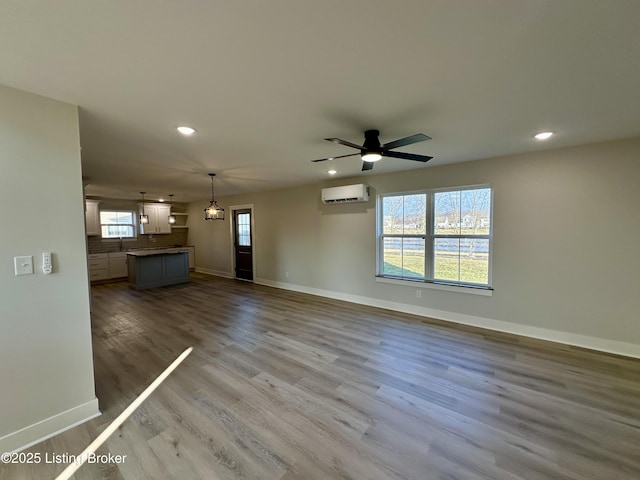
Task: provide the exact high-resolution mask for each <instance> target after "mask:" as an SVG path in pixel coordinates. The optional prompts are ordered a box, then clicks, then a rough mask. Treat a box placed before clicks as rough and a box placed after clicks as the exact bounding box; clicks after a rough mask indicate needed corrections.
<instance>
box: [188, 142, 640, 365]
mask: <svg viewBox="0 0 640 480" xmlns="http://www.w3.org/2000/svg"><path fill="white" fill-rule="evenodd" d="M638 159H640V139H630V140H622V141H616V142H607V143H601V144H595V145H586V146H580V147H574V148H567V149H560V150H546V151H541V152H538V153H532V154H522V155H513V156H509V157H501V158H493V159H487V160H479V161H474V162H466V163H460V164H453V165H448V166H441V167H426V168H422V169H418V170H411V171H406V172H398V173H394V174H388V175H363V176H358V177H354V178H350V179H341V180H335V181H331V182H324V183H318V184H315V185H309V186H304V187H298V188H290V189H285V190H278V191H270V192H263V193H255V194H250V195H241V196H235V197H227V198H218V199H217V200H218V203H219V204H221V205H222V206H223V207H226V208H228V207H229V206H233V205H237V204H254V215H255V220H254V221H255V244H256V253H257V259H256V269H257V271H256V272H255V277H256V281H258V282H260V283H265V284H269V285H274V286H279V287H283V288H290V289H294V290H299V291H307V292H310V293H318V294H321V295H327V296H331V297H335V298H342V299H346V300H351V301H355V302H361V303H369V304H372V305H379V306H383V307H388V308H394V309H397V310H403V311H408V312H412V313H418V314H422V315H426V316H434V317H438V318H442V319H445V320H452V321H456V322H462V323H468V324H473V325H479V326H483V327H487V328H492V329H498V330H503V331H511V332H515V333H521V334H525V335H530V336H534V337H539V338H548V339H551V340H557V341H562V342H566V343H571V344H576V345H583V346H587V347H590V348H598V349H602V350H606V351H613V352H619V353H624V354H628V355H634V356H640V328H638V325H637V312H638V311H640V295H638V285H639V283H638V273H639V272H640V256H638V255H637V254H636V251H637V245H638V241H639V240H640V207H639V206H640V188H638V181H639V179H640V161H639V160H638ZM363 182H364V183H367V184H369V185H370V186H371V190H372V192H373V194H374V197H375V194H380V193H388V192H400V191H407V190H414V189H423V188H438V187H450V186H462V185H473V184H485V183H489V184H491V185H492V186H493V188H494V202H495V203H494V256H493V262H492V267H493V287H494V289H495V290H494V293H493V296H491V297H483V296H475V295H470V294H465V293H458V292H448V291H438V290H430V289H424V290H422V296H421V298H416V288H415V287H411V286H404V285H391V284H387V283H380V282H376V279H375V260H376V253H375V251H376V245H375V229H376V218H375V199H372V200H371V201H370V202H369V203H366V204H365V203H357V204H347V205H322V204H321V203H320V189H321V188H323V187H326V186H333V185H346V184H351V183H363ZM207 202H208V201H207V199H206V198H204V197H203V200H202V201H201V202H198V203H195V204H192V205H191V207H190V212H191V214H190V216H189V226H190V229H189V239H188V240H189V243H191V244H194V245H195V246H196V251H197V252H198V253H197V267H198V268H199V269H201V270H202V271H207V272H210V273H217V274H222V275H231V247H230V239H229V230H230V229H229V220H228V219H227V220H225V222H224V223H222V222H221V223H216V222H204V221H202V220H201V217H202V215H200V214H199V213H200V212H197V211H198V210H201V209H202V208H204V206H205V205H206V204H207ZM196 212H197V213H196ZM286 273H288V276H286Z"/></svg>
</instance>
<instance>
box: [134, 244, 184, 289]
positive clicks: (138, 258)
mask: <svg viewBox="0 0 640 480" xmlns="http://www.w3.org/2000/svg"><path fill="white" fill-rule="evenodd" d="M127 264H128V267H129V286H130V287H133V288H135V289H136V290H143V289H145V288H154V287H162V286H165V285H175V284H178V283H186V282H188V281H189V250H187V249H185V248H162V249H157V250H154V249H149V250H137V251H132V252H127Z"/></svg>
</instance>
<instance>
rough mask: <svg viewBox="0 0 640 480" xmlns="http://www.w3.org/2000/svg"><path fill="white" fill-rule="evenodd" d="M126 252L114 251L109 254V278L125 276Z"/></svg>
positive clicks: (126, 273) (126, 272)
mask: <svg viewBox="0 0 640 480" xmlns="http://www.w3.org/2000/svg"><path fill="white" fill-rule="evenodd" d="M127 275H128V271H127V254H126V252H115V253H110V254H109V278H120V277H126V276H127Z"/></svg>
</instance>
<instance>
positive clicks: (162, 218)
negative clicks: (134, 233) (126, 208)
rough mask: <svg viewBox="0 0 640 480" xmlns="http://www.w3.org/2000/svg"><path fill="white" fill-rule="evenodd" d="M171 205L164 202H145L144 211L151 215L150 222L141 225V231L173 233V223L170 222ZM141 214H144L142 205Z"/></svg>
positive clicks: (143, 232)
mask: <svg viewBox="0 0 640 480" xmlns="http://www.w3.org/2000/svg"><path fill="white" fill-rule="evenodd" d="M170 211H171V206H170V205H166V204H164V203H145V204H144V213H145V215H148V216H149V223H147V224H141V225H140V233H141V234H143V235H145V234H151V233H171V225H170V224H169V212H170ZM140 214H142V205H140Z"/></svg>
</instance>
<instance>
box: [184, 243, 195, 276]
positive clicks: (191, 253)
mask: <svg viewBox="0 0 640 480" xmlns="http://www.w3.org/2000/svg"><path fill="white" fill-rule="evenodd" d="M185 248H186V250H187V251H188V252H189V270H195V269H196V247H185Z"/></svg>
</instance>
